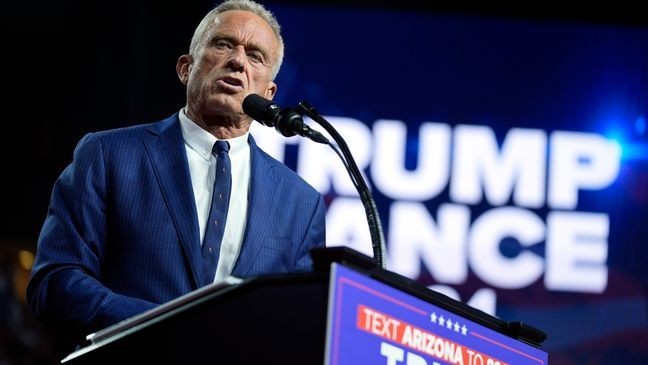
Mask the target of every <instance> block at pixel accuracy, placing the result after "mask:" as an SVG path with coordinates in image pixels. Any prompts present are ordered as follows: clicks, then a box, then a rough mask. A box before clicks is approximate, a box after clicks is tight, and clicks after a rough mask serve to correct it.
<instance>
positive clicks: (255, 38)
mask: <svg viewBox="0 0 648 365" xmlns="http://www.w3.org/2000/svg"><path fill="white" fill-rule="evenodd" d="M278 49H279V42H278V41H277V38H276V36H275V34H274V32H273V31H272V28H270V26H269V25H268V23H266V22H265V20H263V19H262V18H261V17H259V16H258V15H256V14H253V13H250V12H247V11H239V10H233V11H226V12H224V13H221V14H220V15H219V16H218V17H217V18H216V21H215V23H214V24H213V25H212V26H211V27H210V28H209V29H208V30H207V32H206V34H205V35H204V36H203V37H202V39H201V41H200V43H199V45H198V47H197V49H196V51H195V53H194V55H193V57H192V58H191V59H189V60H188V63H187V64H186V76H185V77H184V79H183V76H182V75H181V80H182V81H183V82H186V85H187V98H188V104H189V107H190V108H191V109H192V110H193V111H194V112H195V113H197V114H198V115H201V116H202V118H203V119H204V120H208V119H210V117H211V116H214V115H222V114H227V115H229V116H231V117H234V118H237V119H240V118H241V117H244V116H245V115H244V113H243V110H242V103H243V99H244V98H245V97H246V96H247V95H249V94H251V93H256V94H259V95H261V96H263V97H265V98H267V99H271V98H272V97H273V96H274V94H275V92H276V85H275V84H274V82H272V80H271V77H272V67H273V65H274V64H275V62H276V61H277V52H278Z"/></svg>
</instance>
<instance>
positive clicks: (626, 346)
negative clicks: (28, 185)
mask: <svg viewBox="0 0 648 365" xmlns="http://www.w3.org/2000/svg"><path fill="white" fill-rule="evenodd" d="M266 4H267V5H268V6H269V7H270V8H271V9H272V10H274V11H275V13H276V15H277V16H278V18H279V20H280V22H281V23H282V24H283V31H284V34H285V39H286V57H285V60H284V64H283V68H282V70H281V72H280V74H279V77H278V79H277V83H278V84H279V89H278V94H277V96H276V98H275V101H276V102H277V103H278V104H279V105H280V106H282V107H290V106H296V105H297V103H298V102H299V101H301V100H305V101H307V102H309V103H310V104H312V105H313V106H314V107H315V108H316V109H317V110H318V111H319V112H320V113H321V114H322V115H323V116H324V117H325V118H326V119H327V120H328V121H329V122H331V123H332V124H333V125H334V126H335V128H336V129H337V130H338V132H339V133H340V134H341V135H342V136H343V137H344V138H345V140H346V142H347V143H348V145H349V147H350V149H351V151H352V153H353V155H354V158H355V161H356V162H357V164H358V165H359V166H360V168H361V169H362V170H363V172H364V174H365V179H366V181H367V183H368V184H369V185H370V187H371V189H372V192H373V194H374V198H375V199H376V202H377V205H378V209H379V211H380V215H381V219H382V225H383V228H384V233H385V238H386V241H387V246H388V252H387V254H388V268H389V269H390V270H393V271H395V272H398V273H400V274H403V275H406V276H408V277H410V278H413V279H415V280H417V281H419V282H421V283H422V284H425V285H428V286H429V287H430V288H432V289H435V290H438V291H441V292H443V293H445V294H447V295H449V296H451V297H453V298H455V299H459V300H461V301H463V302H466V303H468V304H470V305H472V306H474V307H477V308H480V309H482V310H483V311H485V312H488V313H490V314H493V315H496V316H498V317H501V318H503V319H506V320H509V321H522V322H526V323H529V324H531V325H533V326H536V327H538V328H540V329H542V330H543V331H545V332H546V333H547V334H548V339H547V341H546V342H545V343H544V345H543V349H544V350H545V351H548V352H549V354H550V357H549V361H550V363H551V364H555V365H558V364H609V363H619V364H621V363H625V364H639V363H646V361H648V318H647V316H648V305H647V300H648V294H647V285H648V283H647V277H648V268H647V265H646V263H647V262H648V252H647V249H646V247H647V245H646V243H647V242H646V241H647V239H648V219H647V218H648V214H647V213H648V135H647V130H646V128H647V126H646V124H647V123H648V120H647V118H648V27H646V26H644V25H637V24H634V25H628V24H619V23H592V22H587V21H575V20H573V21H568V20H565V19H562V20H555V19H545V18H535V19H530V18H520V17H497V16H480V15H477V14H472V15H468V14H462V13H460V12H447V13H440V12H434V11H414V10H397V9H387V8H373V9H372V8H367V7H364V8H360V7H358V8H352V7H344V8H343V7H336V6H321V5H320V6H315V5H310V6H306V5H289V4H285V3H283V4H275V5H273V4H272V2H266ZM307 122H308V123H309V124H310V125H311V126H312V127H313V128H315V129H320V130H322V128H319V126H318V125H317V124H316V123H314V122H313V121H312V120H307ZM253 133H254V135H255V136H256V137H257V139H258V140H259V142H260V143H259V144H261V145H262V146H263V147H265V148H266V149H267V150H268V151H270V152H271V153H272V154H273V155H275V156H276V157H278V158H279V159H281V160H283V161H285V163H286V164H288V165H289V166H291V167H292V168H293V169H295V170H296V171H297V172H299V173H300V174H301V175H302V176H303V177H305V178H306V179H307V180H308V181H309V182H310V183H311V184H312V185H313V186H314V187H316V188H317V189H318V190H319V191H320V192H322V193H323V194H325V196H326V202H327V207H328V210H327V219H328V222H327V236H328V237H327V240H328V244H329V245H331V246H333V245H348V246H350V247H353V248H355V249H358V250H360V251H362V252H365V253H367V254H369V255H371V254H372V249H371V239H370V235H369V230H368V226H367V221H366V218H365V214H364V208H363V206H362V203H361V202H360V200H359V198H358V195H357V192H356V190H355V188H354V187H353V184H352V183H351V180H350V178H349V176H348V174H347V172H346V170H345V168H344V165H343V164H342V162H341V161H340V159H339V157H338V156H337V155H336V154H335V153H334V152H333V150H332V149H330V148H329V147H328V146H326V145H321V144H317V143H314V142H312V141H310V140H307V139H304V138H298V137H292V138H284V137H282V136H280V135H279V134H278V133H277V132H276V131H274V130H273V129H272V128H268V127H264V126H261V125H258V124H255V126H254V128H253Z"/></svg>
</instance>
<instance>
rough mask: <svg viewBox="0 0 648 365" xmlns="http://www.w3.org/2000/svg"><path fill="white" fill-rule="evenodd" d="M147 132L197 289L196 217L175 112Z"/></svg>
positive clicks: (146, 141) (199, 269)
mask: <svg viewBox="0 0 648 365" xmlns="http://www.w3.org/2000/svg"><path fill="white" fill-rule="evenodd" d="M149 131H150V132H151V135H149V136H147V137H145V138H144V144H145V145H146V149H147V151H148V153H149V158H150V160H151V164H152V166H153V170H154V171H155V174H156V176H157V180H158V183H159V185H160V188H161V190H162V194H163V196H164V199H165V204H166V205H167V207H168V209H169V214H170V215H171V218H172V219H173V224H174V225H175V228H176V230H177V232H178V236H179V237H180V242H181V244H182V247H183V250H184V253H185V255H186V257H187V261H188V262H189V265H190V267H191V273H192V274H193V281H194V284H195V286H196V288H198V287H200V286H202V284H203V283H202V280H200V278H202V277H203V275H202V266H201V265H200V260H201V258H200V238H199V234H198V232H199V228H198V216H197V213H196V207H195V203H194V201H195V199H194V195H193V190H192V187H191V186H192V185H191V177H190V174H189V165H188V162H187V155H186V151H185V147H184V139H183V137H182V130H181V129H180V121H179V119H178V116H177V114H174V115H173V116H171V117H169V118H167V119H165V120H164V121H162V122H161V123H157V124H154V125H152V126H151V127H150V128H149Z"/></svg>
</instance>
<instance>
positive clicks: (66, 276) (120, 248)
mask: <svg viewBox="0 0 648 365" xmlns="http://www.w3.org/2000/svg"><path fill="white" fill-rule="evenodd" d="M282 57H283V40H282V38H281V34H280V28H279V25H278V23H277V21H276V20H275V18H274V17H273V15H272V14H271V13H269V12H268V11H267V10H266V9H265V8H264V7H263V6H261V5H260V4H257V3H254V2H251V1H245V0H232V1H226V2H224V3H222V4H221V5H219V6H218V7H217V8H215V9H214V10H212V11H211V12H210V13H208V14H207V15H206V16H205V18H204V19H203V20H202V22H201V23H200V24H199V25H198V27H197V28H196V31H195V33H194V36H193V38H192V40H191V45H190V49H189V54H187V55H183V56H181V57H180V58H179V59H178V62H177V65H176V70H177V73H178V77H179V79H180V81H181V82H182V83H183V84H184V85H186V90H187V93H186V95H187V102H186V105H185V107H184V108H183V109H182V110H180V111H179V112H178V113H175V114H174V115H172V116H170V117H169V118H167V119H164V120H162V121H159V122H156V123H151V124H147V125H138V126H133V127H128V128H121V129H115V130H109V131H103V132H98V133H91V134H88V135H86V136H85V137H84V138H83V139H82V140H81V141H80V142H79V144H78V145H77V147H76V149H75V152H74V158H73V161H72V163H71V164H70V165H69V166H68V167H67V168H66V169H65V170H64V171H63V173H62V174H61V176H60V177H59V179H58V180H57V182H56V183H55V185H54V189H53V193H52V197H51V202H50V207H49V210H48V214H47V217H46V219H45V222H44V225H43V227H42V230H41V234H40V236H39V240H38V247H37V254H36V261H35V263H34V266H33V269H32V275H31V278H30V282H29V285H28V289H27V300H28V303H29V306H30V309H31V310H32V312H33V314H34V315H35V317H36V318H38V319H40V320H41V321H43V322H45V323H48V324H50V325H52V326H54V327H55V328H56V329H57V330H59V331H61V332H65V333H67V334H71V335H72V336H74V338H76V339H79V340H81V339H83V337H85V336H86V335H87V334H89V333H92V332H95V331H97V330H100V329H102V328H104V327H107V326H109V325H112V324H114V323H116V322H118V321H120V320H123V319H126V318H129V317H131V316H133V315H135V314H138V313H141V312H143V311H146V310H148V309H151V308H153V307H155V306H157V305H159V304H161V303H164V302H167V301H169V300H171V299H174V298H176V297H178V296H181V295H183V294H185V293H187V292H190V291H192V290H195V289H198V288H199V287H201V286H204V285H208V284H210V283H212V282H214V281H221V280H227V279H228V278H230V277H234V278H244V277H251V276H257V275H263V274H268V273H288V272H300V271H307V270H310V269H311V267H312V262H311V259H310V256H309V251H310V249H311V248H313V247H316V246H323V245H324V244H325V224H324V213H325V207H324V202H323V199H322V196H321V195H320V194H319V193H317V192H316V191H315V190H314V189H313V188H312V187H310V186H309V185H308V184H306V183H305V182H304V181H303V180H302V179H301V178H300V177H298V176H297V175H296V174H295V173H294V172H293V171H292V170H290V169H289V168H287V167H286V166H285V165H283V164H281V163H280V162H279V161H276V160H274V159H273V158H271V157H270V156H269V155H267V154H266V153H264V152H263V151H261V150H260V149H259V148H258V147H257V146H256V144H255V142H254V139H253V138H252V136H250V135H249V127H250V124H251V123H252V119H251V118H250V117H248V116H246V115H245V114H244V113H243V111H242V102H243V99H244V98H245V97H246V96H247V95H249V94H251V93H256V94H259V95H261V96H263V97H265V98H268V99H271V98H272V97H273V96H274V94H275V93H276V91H277V85H276V84H275V83H274V82H273V79H274V77H275V76H276V74H277V72H278V70H279V67H280V64H281V60H282ZM223 140H224V141H226V142H227V143H226V145H227V146H229V152H228V154H229V158H230V161H231V181H232V185H231V198H230V199H229V210H228V213H227V216H226V217H225V218H222V219H221V218H217V219H215V220H214V221H210V222H208V221H207V220H208V216H209V213H210V212H209V211H210V205H211V200H212V195H214V196H216V195H217V193H216V192H214V193H213V194H212V186H213V181H214V176H215V175H216V156H214V155H212V147H213V146H214V145H215V143H216V141H223ZM219 171H220V165H219ZM223 220H224V222H225V224H224V232H223V238H222V241H221V242H222V243H221V242H218V243H220V244H221V246H220V251H219V253H220V254H219V258H218V260H217V263H218V265H217V268H216V269H215V272H214V271H210V270H211V269H207V268H206V266H205V265H204V261H205V254H204V253H203V252H204V250H202V249H201V245H203V237H204V236H206V235H207V233H206V232H207V231H208V230H209V226H210V225H213V226H218V225H219V224H222V223H223ZM205 240H206V239H205ZM205 247H206V246H205ZM210 247H211V246H210ZM216 249H217V246H216Z"/></svg>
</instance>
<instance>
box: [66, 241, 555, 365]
mask: <svg viewBox="0 0 648 365" xmlns="http://www.w3.org/2000/svg"><path fill="white" fill-rule="evenodd" d="M312 256H313V259H314V262H315V271H314V272H310V273H302V274H286V275H274V276H264V277H256V278H249V279H246V280H244V281H243V282H241V283H239V284H233V285H212V286H207V287H204V288H201V289H198V290H196V291H194V292H191V293H189V294H187V295H185V296H183V297H180V298H178V299H176V300H173V301H171V302H169V303H165V304H163V305H161V306H159V307H158V308H154V309H152V310H150V311H148V312H145V313H142V314H141V315H138V316H134V317H133V318H129V319H127V320H125V321H123V322H120V323H117V324H115V325H113V326H111V327H108V328H106V329H104V330H102V331H99V332H97V333H94V334H90V335H89V336H88V339H89V340H90V344H89V345H88V346H85V347H83V348H80V349H78V350H77V351H75V352H73V353H71V354H70V355H68V356H67V357H66V358H64V359H63V360H62V361H61V362H62V363H66V364H115V363H119V362H124V361H126V362H129V363H131V362H142V363H165V364H176V363H177V364H186V363H192V364H193V363H218V364H287V365H289V364H300V365H304V364H318V365H321V364H327V365H328V364H331V365H344V364H354V365H357V364H363V365H368V364H415V365H424V364H430V365H440V364H466V365H469V364H470V365H472V364H475V365H504V364H516V365H518V364H519V365H526V364H536V365H544V364H546V363H547V354H546V353H545V352H543V351H541V350H540V349H539V347H540V343H541V342H542V341H543V340H544V338H545V337H546V335H545V334H544V333H543V332H542V331H539V330H537V329H535V328H533V327H530V326H527V325H524V324H522V323H519V322H514V323H509V322H505V321H503V320H501V319H498V318H495V317H493V316H490V315H488V314H486V313H483V312H481V311H478V310H476V309H474V308H471V307H469V306H467V305H465V304H463V303H461V302H458V301H455V300H453V299H451V298H448V297H446V296H445V295H443V294H440V293H436V292H433V291H431V290H429V289H427V288H425V287H423V286H421V285H419V284H417V283H416V282H414V281H412V280H410V279H407V278H405V277H402V276H400V275H397V274H395V273H392V272H389V271H386V270H383V269H381V268H378V267H376V266H375V265H374V263H373V261H372V259H371V258H369V257H367V256H364V255H362V254H360V253H358V252H356V251H352V250H350V249H348V248H323V249H318V250H314V251H313V252H312Z"/></svg>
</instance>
